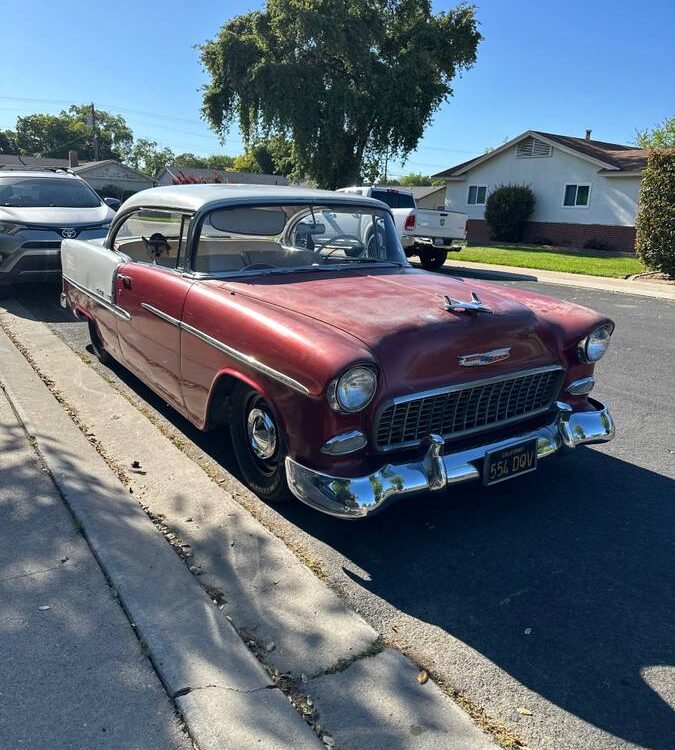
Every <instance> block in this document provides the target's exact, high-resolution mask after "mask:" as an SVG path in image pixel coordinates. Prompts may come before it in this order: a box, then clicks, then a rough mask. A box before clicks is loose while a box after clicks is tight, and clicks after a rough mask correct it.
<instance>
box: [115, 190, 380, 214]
mask: <svg viewBox="0 0 675 750" xmlns="http://www.w3.org/2000/svg"><path fill="white" fill-rule="evenodd" d="M228 201H232V202H233V203H242V202H246V203H248V202H255V201H259V202H260V203H282V204H283V203H284V201H288V202H293V203H297V202H298V201H302V202H304V201H307V202H308V203H314V204H326V203H328V204H336V203H345V204H348V205H350V206H354V205H363V206H372V207H373V208H380V209H381V208H384V209H386V210H388V209H387V206H385V204H384V203H382V202H380V201H378V200H375V199H374V198H364V197H363V196H358V195H353V194H352V195H350V194H347V193H335V192H333V191H332V190H314V189H311V188H301V187H294V186H292V185H288V186H284V185H237V184H227V185H222V184H208V185H206V184H204V185H202V184H198V185H167V186H165V187H157V188H149V189H148V190H141V191H140V192H139V193H136V194H135V195H132V196H131V198H128V199H127V200H126V201H125V202H124V206H123V210H124V211H126V210H127V209H129V208H136V207H138V208H174V209H182V210H184V211H199V210H200V209H202V208H204V207H205V206H207V205H210V204H220V203H226V202H228Z"/></svg>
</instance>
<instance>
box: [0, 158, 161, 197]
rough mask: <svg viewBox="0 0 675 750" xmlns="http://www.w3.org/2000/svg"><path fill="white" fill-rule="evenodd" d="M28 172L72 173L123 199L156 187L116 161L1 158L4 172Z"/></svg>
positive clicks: (95, 186)
mask: <svg viewBox="0 0 675 750" xmlns="http://www.w3.org/2000/svg"><path fill="white" fill-rule="evenodd" d="M26 168H28V169H68V170H70V171H71V172H73V173H74V174H76V175H79V176H80V177H82V179H83V180H86V181H87V182H88V183H89V185H90V186H91V187H92V188H93V189H94V190H96V191H97V192H101V193H103V194H104V195H106V196H110V197H114V198H120V199H122V198H126V197H127V196H129V195H131V194H133V193H137V192H138V191H139V190H145V189H147V188H151V187H153V185H154V182H153V180H152V178H151V177H148V176H147V175H145V174H142V173H141V172H137V171H136V170H135V169H132V168H131V167H128V166H127V165H126V164H121V163H120V162H118V161H115V160H114V159H105V160H103V161H85V162H79V161H78V158H77V154H76V153H75V152H71V155H70V158H69V159H50V158H45V157H41V156H15V155H7V154H0V170H2V171H6V170H11V169H26Z"/></svg>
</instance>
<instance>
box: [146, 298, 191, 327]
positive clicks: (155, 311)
mask: <svg viewBox="0 0 675 750" xmlns="http://www.w3.org/2000/svg"><path fill="white" fill-rule="evenodd" d="M141 307H142V308H143V309H144V310H147V311H148V312H149V313H152V314H153V315H156V316H157V317H158V318H161V319H162V320H164V321H166V322H167V323H171V325H172V326H176V328H180V327H181V322H180V320H178V318H174V317H172V316H171V315H169V314H167V313H165V312H163V311H162V310H158V309H157V308H156V307H153V306H152V305H148V304H147V303H146V302H141Z"/></svg>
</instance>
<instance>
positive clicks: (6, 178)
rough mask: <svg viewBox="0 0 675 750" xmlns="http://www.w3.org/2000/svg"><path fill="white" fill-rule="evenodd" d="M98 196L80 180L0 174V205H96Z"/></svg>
mask: <svg viewBox="0 0 675 750" xmlns="http://www.w3.org/2000/svg"><path fill="white" fill-rule="evenodd" d="M100 205H101V200H100V198H99V197H98V195H96V193H95V192H94V191H93V190H92V189H91V188H90V187H89V185H87V183H86V182H84V181H83V180H79V179H76V178H74V177H73V178H67V177H18V176H15V177H12V176H10V175H0V206H8V207H10V206H11V207H14V208H47V207H58V208H96V207H97V206H100Z"/></svg>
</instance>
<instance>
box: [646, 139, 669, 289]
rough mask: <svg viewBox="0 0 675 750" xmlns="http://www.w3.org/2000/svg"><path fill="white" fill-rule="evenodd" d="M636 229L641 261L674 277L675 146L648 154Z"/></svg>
mask: <svg viewBox="0 0 675 750" xmlns="http://www.w3.org/2000/svg"><path fill="white" fill-rule="evenodd" d="M636 230H637V253H638V256H639V257H640V260H642V262H643V263H644V264H645V265H646V266H648V267H649V268H651V269H652V270H653V271H660V272H661V273H665V274H667V275H668V276H673V277H675V149H668V150H663V151H651V152H650V154H649V158H648V160H647V166H646V167H645V169H644V170H643V172H642V180H641V182H640V208H639V210H638V216H637V222H636Z"/></svg>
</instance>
